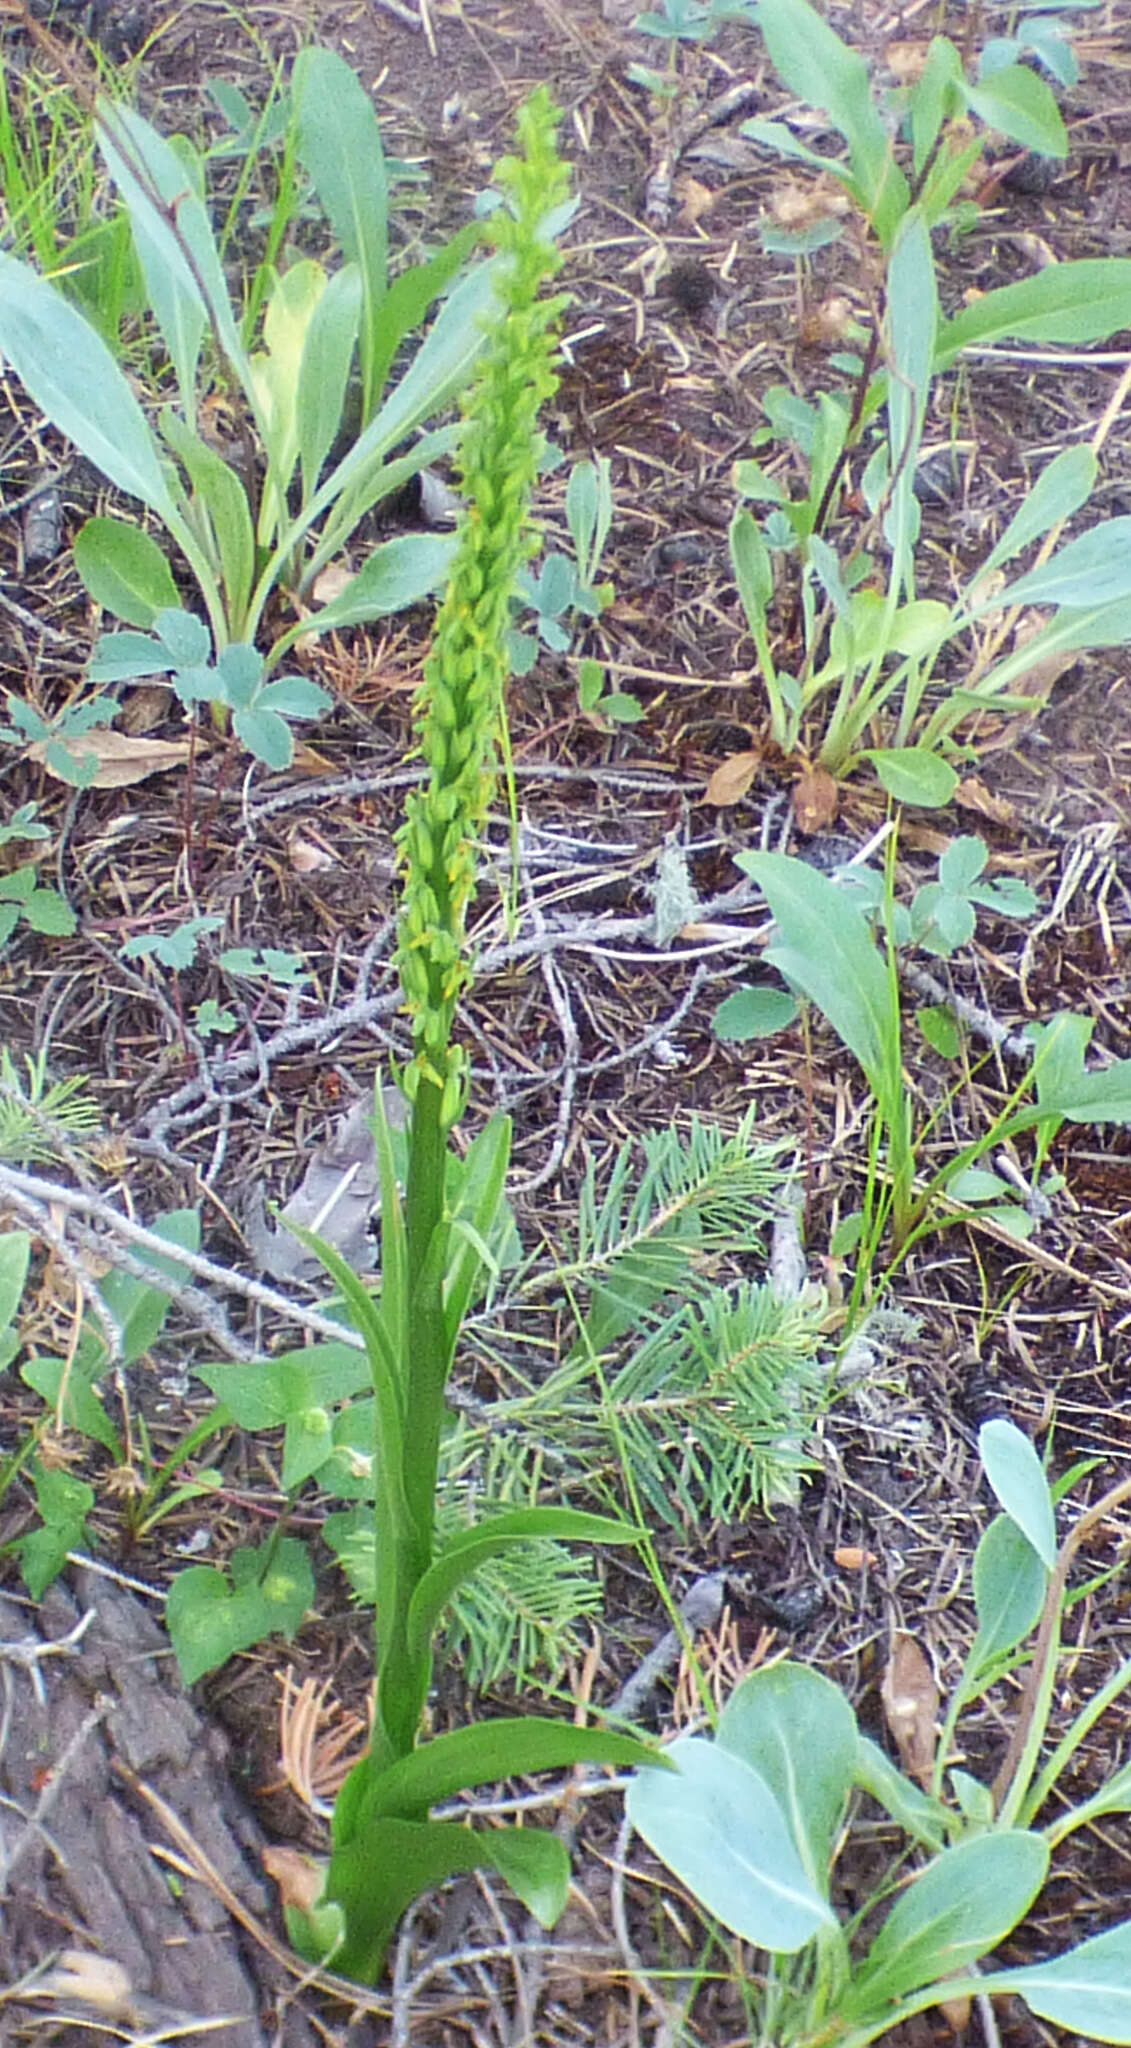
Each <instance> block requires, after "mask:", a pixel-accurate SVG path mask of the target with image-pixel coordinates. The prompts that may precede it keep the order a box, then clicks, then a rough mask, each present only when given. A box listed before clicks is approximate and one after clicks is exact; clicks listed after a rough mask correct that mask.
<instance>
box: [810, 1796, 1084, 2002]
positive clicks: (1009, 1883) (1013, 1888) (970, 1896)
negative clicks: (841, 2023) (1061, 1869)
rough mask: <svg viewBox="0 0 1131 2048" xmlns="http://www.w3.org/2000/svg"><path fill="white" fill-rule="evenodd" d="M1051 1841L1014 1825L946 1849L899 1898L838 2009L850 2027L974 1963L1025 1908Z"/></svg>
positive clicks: (1041, 1876) (1040, 1881) (1041, 1879)
mask: <svg viewBox="0 0 1131 2048" xmlns="http://www.w3.org/2000/svg"><path fill="white" fill-rule="evenodd" d="M1048 1866H1049V1849H1048V1843H1047V1842H1046V1841H1045V1840H1044V1838H1043V1836H1041V1835H1034V1834H1029V1833H1027V1832H1025V1831H1024V1830H1022V1829H1019V1828H1011V1829H1008V1830H1005V1831H1003V1832H1002V1833H1000V1834H991V1835H974V1836H971V1837H969V1838H968V1839H966V1840H965V1841H961V1842H957V1843H955V1845H954V1846H953V1847H952V1848H949V1849H944V1850H943V1852H942V1854H941V1855H940V1856H936V1858H935V1860H934V1862H933V1863H929V1864H928V1865H927V1867H926V1869H925V1870H924V1871H923V1872H922V1873H921V1874H920V1875H919V1876H918V1877H916V1878H915V1880H914V1881H913V1883H911V1884H910V1885H909V1886H908V1887H907V1889H906V1891H904V1892H902V1893H901V1895H900V1897H899V1898H898V1899H897V1900H896V1903H895V1905H894V1906H893V1907H892V1909H891V1911H890V1913H889V1914H888V1916H887V1919H886V1920H885V1921H884V1924H883V1926H882V1927H881V1929H880V1931H879V1933H878V1935H877V1936H876V1939H875V1940H874V1942H873V1943H872V1946H871V1948H870V1949H869V1950H868V1953H867V1955H866V1956H865V1958H864V1960H863V1962H862V1963H861V1964H860V1965H859V1967H858V1969H857V1970H856V1971H855V1972H854V1974H853V1980H852V1984H851V1987H850V1989H849V1990H848V1992H847V1994H846V1996H845V1999H844V2002H843V2004H842V2006H841V2009H840V2016H841V2018H842V2019H844V2020H845V2021H847V2022H848V2024H849V2025H850V2026H851V2025H853V2024H855V2023H857V2022H859V2021H861V2020H863V2019H864V2018H865V2016H870V2015H872V2014H878V2013H880V2012H882V2011H884V2010H885V2009H886V2008H887V2007H888V2006H889V2005H890V2004H891V2002H892V2001H893V2000H895V1999H897V1998H905V1997H907V1995H908V1994H909V1993H910V1992H913V1991H917V1990H919V1988H920V1987H921V1986H922V1985H924V1984H934V1983H937V1982H939V1981H940V1980H941V1979H943V1978H945V1977H951V1976H953V1975H955V1973H956V1972H958V1971H960V1970H962V1969H964V1968H966V1967H968V1966H969V1965H970V1964H971V1963H976V1962H977V1961H978V1959H979V1957H981V1956H984V1955H985V1954H986V1953H987V1951H988V1950H990V1949H992V1948H995V1947H996V1946H997V1944H998V1942H999V1941H1001V1940H1002V1938H1003V1937H1004V1936H1005V1935H1006V1934H1008V1933H1009V1931H1010V1929H1011V1928H1013V1927H1016V1925H1017V1922H1018V1921H1019V1920H1021V1919H1022V1918H1023V1917H1024V1915H1025V1914H1026V1913H1027V1912H1028V1910H1029V1907H1030V1906H1031V1905H1032V1903H1033V1900H1034V1899H1035V1898H1036V1896H1037V1893H1038V1892H1039V1891H1040V1889H1041V1886H1042V1884H1043V1883H1044V1881H1045V1875H1046V1872H1047V1870H1048Z"/></svg>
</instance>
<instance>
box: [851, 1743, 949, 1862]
mask: <svg viewBox="0 0 1131 2048" xmlns="http://www.w3.org/2000/svg"><path fill="white" fill-rule="evenodd" d="M856 1783H857V1784H858V1785H859V1786H860V1787H861V1788H862V1790H863V1791H865V1792H867V1793H869V1794H870V1795H871V1797H872V1798H873V1799H874V1800H875V1801H876V1802H877V1804H878V1805H880V1806H882V1807H883V1809H884V1812H885V1813H889V1814H890V1815H891V1817H892V1819H893V1820H894V1821H897V1822H898V1824H899V1826H900V1827H901V1828H902V1829H903V1831H904V1833H905V1834H908V1835H910V1836H911V1839H912V1841H915V1842H922V1843H923V1844H924V1846H925V1847H926V1848H928V1849H941V1848H942V1846H943V1844H944V1842H945V1841H946V1837H947V1813H946V1809H945V1807H943V1806H942V1805H941V1804H940V1802H939V1801H938V1800H937V1799H932V1798H931V1797H930V1795H929V1794H928V1793H926V1792H924V1791H922V1790H921V1789H920V1787H919V1786H918V1785H916V1784H914V1783H913V1782H912V1780H911V1779H910V1778H905V1777H904V1775H903V1772H902V1771H899V1770H897V1769H896V1767H895V1765H894V1764H893V1763H892V1762H891V1759H890V1758H889V1757H887V1756H885V1754H884V1752H883V1750H882V1749H881V1748H880V1746H879V1743H878V1742H873V1740H872V1738H871V1736H870V1735H862V1736H861V1737H860V1739H859V1746H858V1749H857V1756H856Z"/></svg>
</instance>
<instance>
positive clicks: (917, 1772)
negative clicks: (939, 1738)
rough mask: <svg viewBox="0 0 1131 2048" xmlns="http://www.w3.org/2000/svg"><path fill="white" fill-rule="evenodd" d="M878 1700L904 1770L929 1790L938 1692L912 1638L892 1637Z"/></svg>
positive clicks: (931, 1673)
mask: <svg viewBox="0 0 1131 2048" xmlns="http://www.w3.org/2000/svg"><path fill="white" fill-rule="evenodd" d="M880 1696H881V1698H882V1700H883V1703H884V1715H885V1718H886V1720H887V1724H888V1727H889V1728H890V1729H891V1732H892V1735H893V1737H894V1739H895V1745H896V1748H897V1749H898V1751H899V1760H900V1762H901V1764H902V1765H903V1768H904V1770H905V1771H906V1772H907V1775H908V1777H910V1778H914V1779H915V1781H916V1783H917V1784H920V1785H922V1787H923V1789H924V1791H926V1790H929V1788H930V1783H931V1774H932V1771H933V1768H934V1762H935V1715H936V1714H937V1713H938V1708H939V1689H938V1686H937V1685H936V1684H935V1675H934V1672H933V1671H932V1670H931V1666H930V1663H929V1661H928V1659H927V1657H926V1656H925V1655H924V1653H923V1651H922V1650H921V1649H920V1648H919V1645H918V1643H917V1642H916V1641H915V1638H914V1636H909V1635H904V1634H902V1633H897V1634H896V1636H895V1637H894V1639H893V1641H892V1651H891V1656H890V1658H889V1660H888V1667H887V1670H886V1671H885V1672H884V1682H883V1685H882V1687H881V1691H880Z"/></svg>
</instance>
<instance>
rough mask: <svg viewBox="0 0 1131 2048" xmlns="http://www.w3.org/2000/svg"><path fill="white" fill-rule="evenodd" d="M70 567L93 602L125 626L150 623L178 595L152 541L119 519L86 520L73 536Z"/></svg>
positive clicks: (158, 549) (155, 543)
mask: <svg viewBox="0 0 1131 2048" xmlns="http://www.w3.org/2000/svg"><path fill="white" fill-rule="evenodd" d="M74 555H75V568H76V569H77V570H78V572H79V575H80V576H81V577H82V580H83V583H84V584H85V585H86V588H87V590H88V591H89V592H90V595H91V597H92V598H93V599H94V601H95V603H96V604H100V605H102V606H103V608H104V610H106V611H108V612H112V613H113V614H114V617H115V618H116V619H124V620H125V622H126V624H127V626H143V627H149V626H152V624H153V622H154V620H155V619H156V617H157V614H158V612H162V611H167V610H170V609H174V608H175V607H176V606H177V605H178V604H179V603H180V598H179V596H178V593H177V586H176V584H175V583H174V581H173V572H172V570H171V569H170V567H169V564H168V562H167V561H166V560H165V557H164V555H163V554H162V552H161V549H160V548H159V547H158V545H157V542H156V541H155V540H153V539H152V538H151V537H150V535H149V534H148V533H143V532H142V530H141V528H140V526H129V525H127V523H126V521H125V520H124V519H101V518H98V519H88V520H87V522H86V524H85V526H83V527H81V528H80V530H79V532H78V534H77V536H76V539H75V548H74Z"/></svg>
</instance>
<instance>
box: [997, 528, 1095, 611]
mask: <svg viewBox="0 0 1131 2048" xmlns="http://www.w3.org/2000/svg"><path fill="white" fill-rule="evenodd" d="M1128 597H1131V516H1125V517H1123V518H1121V519H1104V520H1101V521H1100V522H1099V523H1098V524H1097V525H1095V526H1093V527H1090V528H1089V530H1088V532H1087V533H1082V534H1080V535H1079V536H1078V537H1077V539H1076V540H1070V541H1069V542H1068V543H1067V545H1066V546H1065V547H1062V548H1059V549H1058V550H1057V552H1056V554H1055V555H1053V556H1052V557H1051V558H1050V560H1049V561H1047V562H1045V563H1043V564H1042V566H1041V567H1040V568H1039V569H1031V570H1030V571H1029V573H1028V575H1027V576H1020V577H1019V578H1018V580H1017V582H1016V583H1008V584H1007V585H1006V587H1005V589H1004V590H999V591H998V592H997V593H996V594H995V596H994V597H993V598H992V599H989V598H984V599H983V600H982V602H981V603H980V604H979V605H977V606H976V607H975V609H976V610H977V611H986V610H988V609H990V608H991V605H992V609H993V610H994V611H998V610H1000V609H1002V608H1003V607H1004V606H1006V605H1014V604H1026V605H1028V604H1055V605H1064V606H1065V607H1068V608H1070V609H1073V610H1084V609H1090V608H1091V607H1092V606H1095V605H1109V604H1115V603H1117V602H1119V601H1121V600H1123V599H1125V598H1128Z"/></svg>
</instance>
